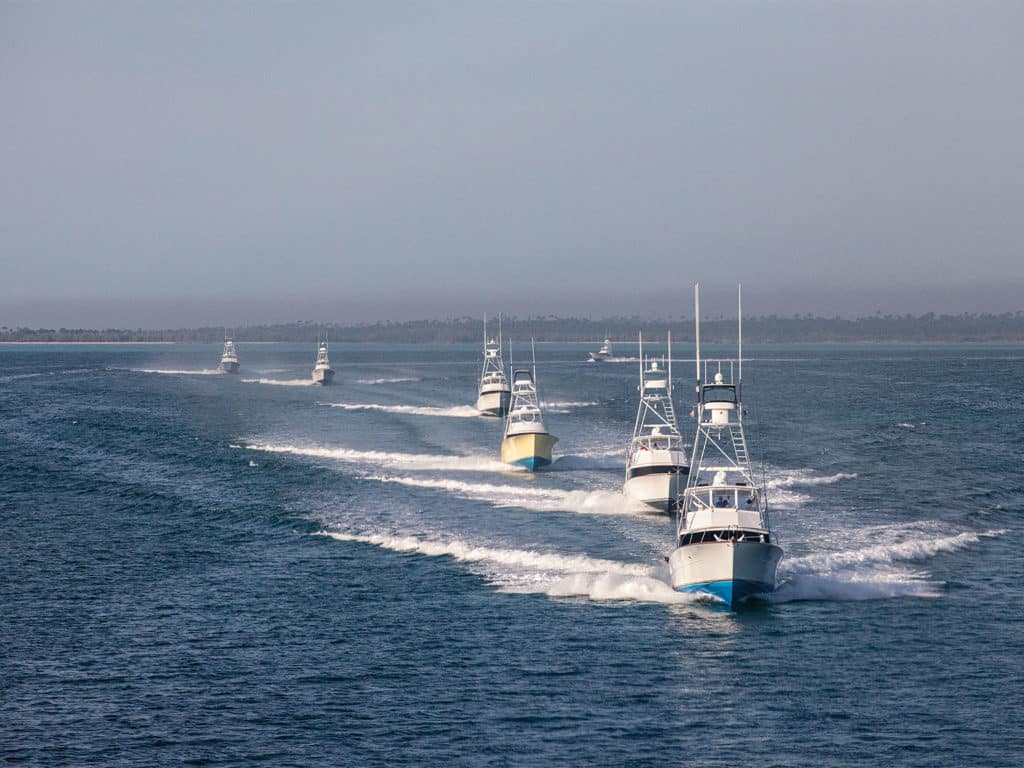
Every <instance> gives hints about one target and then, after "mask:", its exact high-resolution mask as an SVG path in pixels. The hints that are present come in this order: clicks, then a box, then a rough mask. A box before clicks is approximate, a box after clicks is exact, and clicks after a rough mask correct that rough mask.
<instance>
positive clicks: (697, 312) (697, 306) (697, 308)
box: [693, 283, 700, 390]
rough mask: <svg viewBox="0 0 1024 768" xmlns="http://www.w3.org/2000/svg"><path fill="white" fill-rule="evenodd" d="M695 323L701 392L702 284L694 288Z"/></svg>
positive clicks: (698, 381) (698, 385)
mask: <svg viewBox="0 0 1024 768" xmlns="http://www.w3.org/2000/svg"><path fill="white" fill-rule="evenodd" d="M693 321H694V324H695V325H696V340H697V389H698V390H700V283H697V284H695V285H694V286H693Z"/></svg>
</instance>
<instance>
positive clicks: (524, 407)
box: [501, 340, 558, 472]
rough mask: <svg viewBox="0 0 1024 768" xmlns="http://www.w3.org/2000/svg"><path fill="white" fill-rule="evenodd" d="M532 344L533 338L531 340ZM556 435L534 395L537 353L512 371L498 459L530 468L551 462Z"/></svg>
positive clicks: (533, 468) (538, 399) (535, 390)
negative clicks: (530, 364) (526, 364)
mask: <svg viewBox="0 0 1024 768" xmlns="http://www.w3.org/2000/svg"><path fill="white" fill-rule="evenodd" d="M530 346H531V347H532V346H533V341H532V340H531V341H530ZM556 442H558V438H557V437H555V436H554V435H552V434H550V433H549V432H548V430H547V427H546V426H545V425H544V414H542V413H541V410H540V398H539V397H538V395H537V355H536V353H534V356H533V368H532V370H531V369H528V368H521V369H520V370H518V371H513V373H512V405H511V407H510V408H509V411H508V418H507V419H506V420H505V437H504V439H503V440H502V441H501V460H502V461H503V462H505V463H506V464H514V465H517V466H520V467H526V469H528V470H529V471H531V472H533V471H534V470H537V469H539V468H541V467H544V466H547V465H548V464H550V463H551V449H552V448H553V447H554V445H555V443H556Z"/></svg>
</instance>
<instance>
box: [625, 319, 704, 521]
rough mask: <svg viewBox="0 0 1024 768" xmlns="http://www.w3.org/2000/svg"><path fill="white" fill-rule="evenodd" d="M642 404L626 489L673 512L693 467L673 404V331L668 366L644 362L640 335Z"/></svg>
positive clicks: (638, 498) (629, 456) (649, 504)
mask: <svg viewBox="0 0 1024 768" xmlns="http://www.w3.org/2000/svg"><path fill="white" fill-rule="evenodd" d="M639 390H640V407H639V408H638V410H637V414H636V424H635V425H634V427H633V437H632V439H631V440H630V441H629V449H628V450H627V453H626V481H625V484H624V485H623V487H622V491H623V493H624V494H625V495H626V496H627V497H628V498H630V499H632V500H634V501H637V502H639V503H641V504H643V505H645V506H646V507H647V508H649V509H651V510H656V511H658V512H672V511H674V510H675V508H676V502H677V499H678V498H679V494H680V492H681V491H682V489H683V486H685V483H686V476H687V474H688V473H689V471H690V468H689V463H688V462H687V460H686V449H685V448H684V446H683V436H682V435H681V434H680V433H679V427H678V425H677V424H676V412H675V408H674V407H673V405H672V335H671V334H669V337H668V360H667V370H666V368H665V367H664V366H663V365H658V361H657V360H656V359H652V360H650V361H648V362H646V363H645V362H644V340H643V336H641V337H640V387H639Z"/></svg>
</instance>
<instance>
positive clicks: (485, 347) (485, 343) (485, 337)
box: [484, 312, 487, 349]
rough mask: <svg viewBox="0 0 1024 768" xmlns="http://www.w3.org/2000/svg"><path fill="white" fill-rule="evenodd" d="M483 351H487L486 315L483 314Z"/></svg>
mask: <svg viewBox="0 0 1024 768" xmlns="http://www.w3.org/2000/svg"><path fill="white" fill-rule="evenodd" d="M484 349H487V313H486V312H484Z"/></svg>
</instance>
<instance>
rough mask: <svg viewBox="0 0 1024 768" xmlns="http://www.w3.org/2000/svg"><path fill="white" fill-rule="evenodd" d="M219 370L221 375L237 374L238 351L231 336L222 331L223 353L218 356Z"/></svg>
mask: <svg viewBox="0 0 1024 768" xmlns="http://www.w3.org/2000/svg"><path fill="white" fill-rule="evenodd" d="M220 370H221V371H222V372H223V373H238V350H237V349H235V340H234V339H233V338H232V336H231V334H229V333H228V332H227V331H224V351H223V352H222V353H221V355H220Z"/></svg>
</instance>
